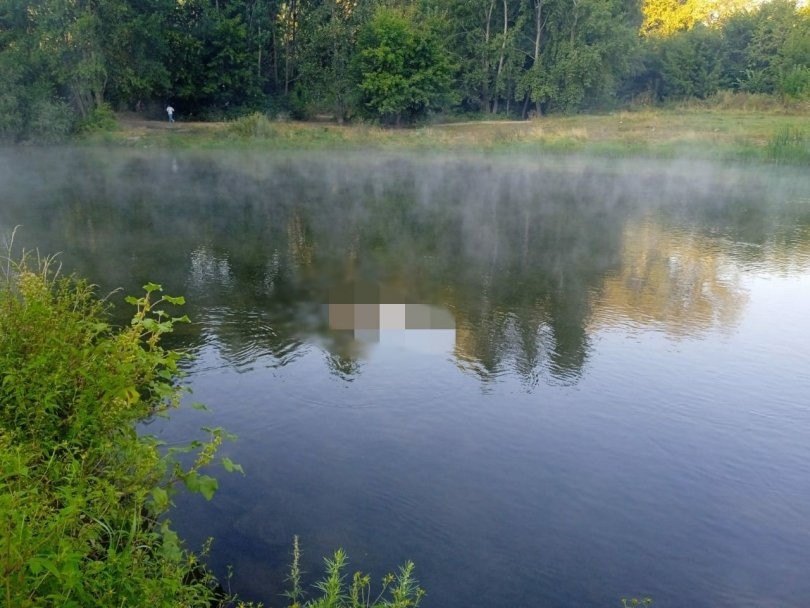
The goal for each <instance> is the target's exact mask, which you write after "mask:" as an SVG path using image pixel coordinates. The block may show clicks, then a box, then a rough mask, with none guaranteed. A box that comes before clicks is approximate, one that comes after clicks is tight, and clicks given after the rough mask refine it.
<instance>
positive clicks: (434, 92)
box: [357, 7, 452, 124]
mask: <svg viewBox="0 0 810 608" xmlns="http://www.w3.org/2000/svg"><path fill="white" fill-rule="evenodd" d="M357 60H358V65H359V71H360V74H361V79H360V89H361V90H362V92H363V103H364V106H365V108H366V110H367V111H368V112H369V113H370V114H371V115H372V116H374V117H376V118H379V119H381V120H383V121H384V122H390V123H396V124H399V123H400V122H401V121H402V120H405V121H406V122H410V121H413V120H414V119H416V118H419V117H420V116H424V115H425V114H426V113H427V112H428V111H429V110H431V109H434V108H439V107H441V105H442V104H443V103H445V102H446V101H448V99H449V96H450V84H451V74H452V64H451V63H450V61H449V58H448V55H447V53H446V51H445V50H444V49H443V47H442V43H441V41H440V40H439V39H438V37H437V36H436V35H435V33H434V31H433V30H432V29H431V26H430V24H429V23H428V22H425V21H421V22H420V21H418V20H417V18H416V15H415V13H414V12H413V11H412V10H400V9H397V8H389V7H380V8H379V9H377V11H376V12H375V13H374V16H373V17H372V19H371V21H370V22H369V23H368V24H367V25H366V26H365V27H364V28H363V30H362V31H361V32H360V39H359V48H358V54H357Z"/></svg>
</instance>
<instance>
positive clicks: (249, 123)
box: [229, 112, 276, 138]
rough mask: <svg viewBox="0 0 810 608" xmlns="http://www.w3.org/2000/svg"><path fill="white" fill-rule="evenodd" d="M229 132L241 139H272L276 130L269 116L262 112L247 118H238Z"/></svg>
mask: <svg viewBox="0 0 810 608" xmlns="http://www.w3.org/2000/svg"><path fill="white" fill-rule="evenodd" d="M229 131H230V132H231V133H233V134H234V135H237V136H239V137H257V138H261V137H272V136H273V135H275V132H276V128H275V126H274V125H273V123H272V121H270V120H269V119H268V118H267V116H265V115H264V114H262V113H261V112H253V113H252V114H248V115H247V116H242V117H241V118H237V119H236V120H234V121H233V122H232V123H231V124H230V125H229Z"/></svg>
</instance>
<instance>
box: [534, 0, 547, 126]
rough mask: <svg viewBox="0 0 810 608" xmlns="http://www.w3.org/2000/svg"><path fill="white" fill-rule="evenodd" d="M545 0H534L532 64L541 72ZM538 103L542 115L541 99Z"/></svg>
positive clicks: (536, 100)
mask: <svg viewBox="0 0 810 608" xmlns="http://www.w3.org/2000/svg"><path fill="white" fill-rule="evenodd" d="M543 2H544V0H534V27H535V30H534V63H533V64H532V66H533V67H534V68H535V69H536V70H537V71H538V72H539V71H540V42H541V35H542V32H543V26H544V25H545V24H544V23H543ZM535 103H536V104H537V115H538V116H540V114H541V111H540V100H539V99H535Z"/></svg>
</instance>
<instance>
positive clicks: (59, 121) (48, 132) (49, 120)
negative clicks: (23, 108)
mask: <svg viewBox="0 0 810 608" xmlns="http://www.w3.org/2000/svg"><path fill="white" fill-rule="evenodd" d="M74 121H75V116H74V113H73V110H71V108H70V106H69V105H68V104H67V103H65V102H64V101H62V100H60V99H45V98H43V99H38V100H37V101H35V102H34V103H33V104H32V106H31V118H30V121H29V125H28V134H29V136H30V137H31V139H33V140H34V141H36V142H40V143H45V144H54V143H59V142H63V141H65V140H66V139H67V138H68V136H69V135H70V133H71V132H72V131H73V126H74Z"/></svg>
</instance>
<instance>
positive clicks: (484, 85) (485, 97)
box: [481, 0, 495, 112]
mask: <svg viewBox="0 0 810 608" xmlns="http://www.w3.org/2000/svg"><path fill="white" fill-rule="evenodd" d="M494 9H495V0H492V1H491V2H490V3H489V9H488V10H487V21H486V28H485V30H484V52H483V61H482V63H483V68H484V69H483V72H482V82H481V109H482V110H483V111H484V112H489V111H490V107H489V106H490V103H491V102H492V99H491V98H490V94H489V38H490V32H491V24H492V11H493V10H494Z"/></svg>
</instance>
